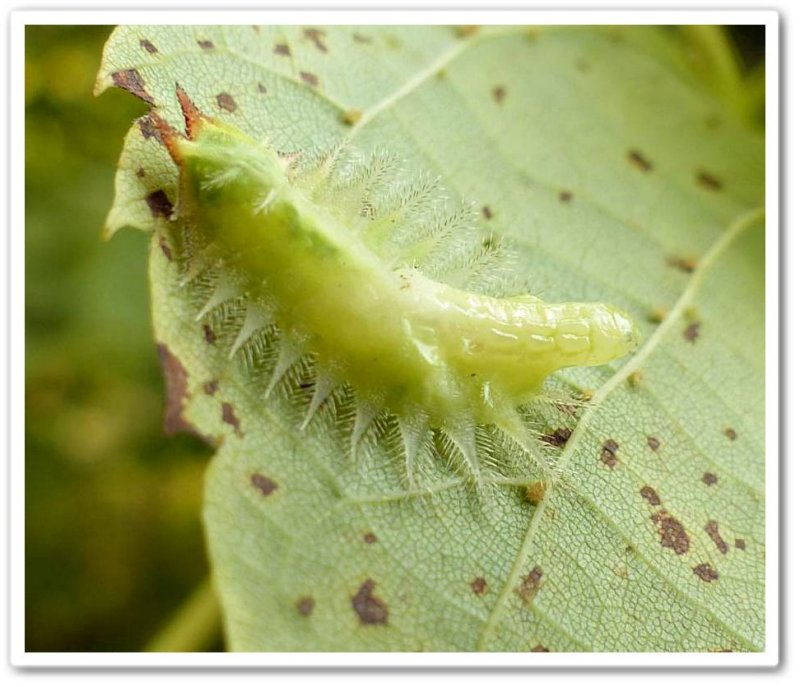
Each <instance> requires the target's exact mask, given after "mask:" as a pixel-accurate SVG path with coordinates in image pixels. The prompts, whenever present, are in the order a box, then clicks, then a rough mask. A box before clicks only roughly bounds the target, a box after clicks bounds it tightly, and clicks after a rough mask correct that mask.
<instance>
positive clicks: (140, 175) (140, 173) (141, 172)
mask: <svg viewBox="0 0 800 687" xmlns="http://www.w3.org/2000/svg"><path fill="white" fill-rule="evenodd" d="M146 174H147V173H146V172H145V171H144V167H139V169H137V170H136V176H137V177H138V178H139V179H144V177H145V176H146Z"/></svg>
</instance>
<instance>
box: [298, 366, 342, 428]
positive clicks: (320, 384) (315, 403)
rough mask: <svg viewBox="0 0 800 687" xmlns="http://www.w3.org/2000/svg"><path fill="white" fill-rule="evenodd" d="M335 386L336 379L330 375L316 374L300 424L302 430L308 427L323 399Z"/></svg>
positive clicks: (324, 399) (323, 401)
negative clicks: (315, 380)
mask: <svg viewBox="0 0 800 687" xmlns="http://www.w3.org/2000/svg"><path fill="white" fill-rule="evenodd" d="M336 386H337V380H336V379H334V378H333V377H331V376H330V375H327V374H325V373H321V374H318V375H317V382H316V384H315V385H314V395H313V396H312V397H311V403H309V405H308V411H307V412H306V416H305V418H304V419H303V422H302V424H301V425H300V429H301V430H304V429H305V428H306V427H308V424H309V423H310V422H311V420H312V418H313V417H314V415H315V414H316V412H317V410H319V407H320V406H321V405H322V404H323V403H325V401H326V400H327V399H328V396H330V395H331V394H332V393H333V391H334V390H335V389H336Z"/></svg>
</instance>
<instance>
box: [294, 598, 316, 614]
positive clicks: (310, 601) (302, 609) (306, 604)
mask: <svg viewBox="0 0 800 687" xmlns="http://www.w3.org/2000/svg"><path fill="white" fill-rule="evenodd" d="M294 607H295V608H296V609H297V612H298V613H299V614H300V615H302V616H303V617H304V618H308V616H310V615H311V614H312V613H313V612H314V597H313V596H301V597H300V598H299V599H298V600H297V602H296V603H295V605H294Z"/></svg>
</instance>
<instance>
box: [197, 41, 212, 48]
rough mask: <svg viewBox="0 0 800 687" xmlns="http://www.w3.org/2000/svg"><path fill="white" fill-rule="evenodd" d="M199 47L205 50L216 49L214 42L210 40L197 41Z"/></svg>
mask: <svg viewBox="0 0 800 687" xmlns="http://www.w3.org/2000/svg"><path fill="white" fill-rule="evenodd" d="M197 45H199V46H200V47H201V48H202V49H203V50H213V49H214V41H211V40H209V39H208V38H199V39H198V40H197Z"/></svg>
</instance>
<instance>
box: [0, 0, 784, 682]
mask: <svg viewBox="0 0 800 687" xmlns="http://www.w3.org/2000/svg"><path fill="white" fill-rule="evenodd" d="M310 14H313V23H314V24H318V25H319V24H327V25H335V24H353V25H356V24H391V23H404V24H436V23H442V24H508V23H530V24H613V23H616V24H691V23H695V24H763V25H764V26H765V29H766V74H767V82H766V94H767V100H766V122H767V127H766V212H767V215H766V217H767V222H766V225H767V233H766V446H765V450H766V456H767V457H768V460H767V461H766V485H767V487H768V488H767V498H766V506H765V507H766V551H767V579H766V607H767V608H766V611H767V613H766V645H765V646H766V650H765V651H764V652H763V653H722V654H709V653H587V654H580V653H577V654H564V653H561V654H560V653H551V654H547V653H538V654H536V658H535V660H534V659H532V658H531V656H532V655H531V654H528V653H526V654H517V653H502V654H493V653H428V654H422V653H383V654H376V653H222V654H217V653H214V654H212V653H188V654H152V653H88V652H87V653H55V652H51V653H45V652H26V651H25V647H24V631H22V632H20V631H19V630H22V629H24V627H25V608H24V598H25V595H24V559H25V541H24V521H25V508H24V507H25V504H24V456H25V440H24V426H25V414H24V402H23V399H24V397H25V379H24V373H25V365H24V360H25V357H24V356H25V300H24V294H25V274H24V266H25V252H24V236H23V233H22V232H21V231H20V228H21V227H24V226H25V203H24V198H25V196H24V192H25V188H24V174H22V173H19V171H20V170H23V169H24V159H25V150H24V146H25V136H24V133H23V132H24V130H25V111H24V103H25V83H24V65H25V50H24V47H25V46H24V34H25V27H26V26H28V25H40V24H62V25H69V24H87V25H88V24H250V23H261V22H263V21H264V20H267V21H268V22H269V23H272V24H302V23H307V22H308V21H309V15H310ZM10 38H11V41H10V57H11V60H10V71H9V77H10V78H9V82H10V98H9V102H10V104H11V106H10V128H9V143H10V152H11V155H10V158H9V159H10V162H9V165H10V166H9V169H8V171H9V183H10V201H11V202H10V220H11V222H10V229H11V231H10V232H9V235H10V238H9V248H10V253H9V258H10V259H9V263H10V265H9V266H10V279H9V282H8V287H9V306H10V310H9V312H10V320H9V324H10V331H9V343H10V357H9V377H10V379H9V381H10V396H9V412H10V415H9V418H10V429H12V430H13V432H12V433H10V443H9V445H10V449H11V451H10V459H11V460H10V468H9V471H10V472H9V477H10V481H9V497H10V517H11V522H10V525H9V535H10V536H9V541H10V548H9V554H10V556H9V561H10V570H9V572H10V586H9V593H10V611H11V612H10V618H9V623H10V624H9V627H8V630H9V633H8V636H9V639H10V661H11V664H12V665H14V666H39V667H44V666H48V667H53V666H64V667H78V666H92V667H101V666H102V667H136V668H142V667H167V666H169V667H175V666H178V667H201V666H202V667H210V666H216V667H273V668H275V667H312V666H316V667H332V666H340V667H344V666H348V667H350V666H359V667H383V668H391V667H398V668H399V667H402V668H413V667H434V666H436V667H457V668H464V667H469V666H473V667H474V666H486V667H519V668H533V669H535V668H546V667H570V668H574V667H583V668H588V667H617V666H628V667H632V666H641V667H669V668H676V667H689V666H695V667H697V666H709V667H726V668H731V667H737V666H753V667H759V666H761V667H769V666H776V665H778V662H779V653H778V646H779V615H778V601H779V578H778V573H779V545H780V537H779V502H778V496H779V493H778V492H779V489H778V478H779V456H780V446H779V437H780V406H779V360H780V357H779V354H780V340H779V317H780V312H779V308H778V304H779V293H780V259H779V238H780V236H779V216H780V206H779V189H780V179H779V147H778V146H779V100H778V94H779V84H780V75H779V55H780V46H779V16H778V13H777V12H776V11H762V10H759V11H732V12H728V11H719V10H712V11H689V10H680V11H654V12H642V11H627V10H626V11H596V10H592V11H580V12H574V11H570V12H563V11H544V12H530V11H517V10H514V11H471V10H470V11H457V10H431V11H418V10H414V11H409V10H403V11H368V10H358V11H331V10H313V11H311V10H300V11H297V10H294V11H285V10H281V11H269V12H265V11H236V12H216V11H214V12H209V11H195V12H189V11H163V12H157V13H154V12H153V11H152V10H150V11H137V12H132V11H103V10H97V11H66V12H65V11H18V12H14V13H12V14H11V15H10ZM11 132H13V135H12V134H11ZM15 171H16V172H17V173H14V172H15ZM15 229H16V230H15ZM15 628H16V629H17V631H16V632H15V631H14V630H15Z"/></svg>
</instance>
